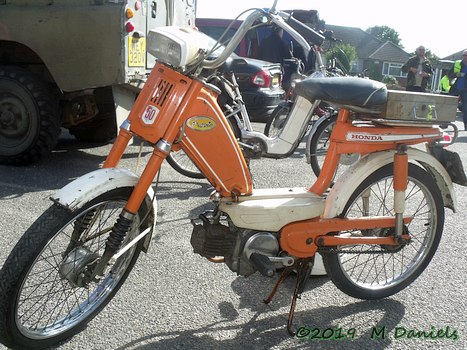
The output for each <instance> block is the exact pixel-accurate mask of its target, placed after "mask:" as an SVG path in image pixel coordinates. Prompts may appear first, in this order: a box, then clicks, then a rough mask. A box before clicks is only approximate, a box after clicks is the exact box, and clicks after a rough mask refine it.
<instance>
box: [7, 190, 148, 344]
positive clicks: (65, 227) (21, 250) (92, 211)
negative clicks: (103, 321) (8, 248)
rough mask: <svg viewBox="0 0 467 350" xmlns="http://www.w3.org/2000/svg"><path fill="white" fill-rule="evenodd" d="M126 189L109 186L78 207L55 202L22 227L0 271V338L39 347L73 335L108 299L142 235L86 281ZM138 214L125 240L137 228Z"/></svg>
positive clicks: (128, 266)
mask: <svg viewBox="0 0 467 350" xmlns="http://www.w3.org/2000/svg"><path fill="white" fill-rule="evenodd" d="M131 190H132V189H131V188H120V189H116V190H113V191H109V192H107V193H105V194H103V195H101V196H99V197H97V198H96V199H94V200H92V201H91V202H90V203H89V204H88V205H86V206H85V207H84V208H82V209H80V210H79V211H77V212H70V211H68V210H66V209H65V208H63V207H60V206H58V205H53V206H52V207H50V208H49V209H48V210H47V211H45V212H44V214H42V215H41V216H40V217H39V218H38V219H37V220H36V222H35V223H34V224H33V225H32V226H31V227H30V228H29V229H28V230H27V231H26V233H25V234H24V235H23V237H22V238H21V239H20V241H19V242H18V244H17V245H16V246H15V248H14V249H13V251H12V252H11V253H10V256H9V257H8V259H7V260H6V262H5V264H4V266H3V268H2V270H1V271H0V339H1V341H2V342H3V343H4V344H6V345H7V346H9V347H12V348H19V349H37V348H45V347H49V346H52V345H54V344H56V343H58V342H60V341H62V340H64V339H66V338H69V337H71V336H72V335H74V334H76V333H77V332H79V331H80V330H82V329H83V328H84V327H85V325H86V324H87V323H88V322H89V321H90V320H91V319H92V318H93V317H94V316H96V315H97V314H98V313H99V311H100V310H101V309H102V308H103V307H104V306H105V305H106V304H107V303H108V302H109V301H110V300H111V299H112V297H113V296H114V295H115V293H116V292H117V291H118V289H119V288H120V287H121V285H122V284H123V282H124V281H125V279H126V278H127V276H128V274H129V273H130V271H131V269H132V268H133V266H134V264H135V262H136V260H137V258H138V256H139V253H140V250H141V245H142V241H140V242H139V244H137V245H135V246H133V247H132V248H130V249H129V250H128V251H127V252H126V253H124V254H123V255H122V256H120V257H119V258H118V259H117V260H116V261H115V262H114V263H113V264H112V265H111V266H109V267H108V268H107V270H106V271H105V273H104V276H102V277H100V278H98V279H96V280H94V281H92V282H90V283H86V282H85V281H83V276H84V275H85V274H86V273H87V271H88V269H91V268H92V265H93V264H95V261H96V259H98V258H99V257H100V256H101V255H102V253H103V251H104V248H105V243H106V240H107V237H108V236H109V232H110V230H111V228H112V226H113V224H114V223H115V221H116V219H117V218H118V216H119V214H120V212H121V209H122V208H123V207H124V206H125V204H126V202H127V200H128V198H129V196H130V194H131ZM140 221H141V218H140V215H139V214H138V215H137V216H136V219H135V222H134V223H133V225H132V227H131V228H130V230H129V232H128V234H127V235H126V238H125V240H124V243H123V245H124V244H125V243H126V242H128V241H129V240H130V239H131V238H133V237H135V236H136V235H137V234H139V223H140Z"/></svg>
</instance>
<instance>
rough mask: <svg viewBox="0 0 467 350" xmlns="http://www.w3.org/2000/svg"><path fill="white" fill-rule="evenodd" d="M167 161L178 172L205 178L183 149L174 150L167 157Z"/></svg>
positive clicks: (196, 177) (194, 177)
mask: <svg viewBox="0 0 467 350" xmlns="http://www.w3.org/2000/svg"><path fill="white" fill-rule="evenodd" d="M166 160H167V163H169V164H170V166H171V167H172V168H173V169H174V170H175V171H177V172H178V173H180V174H182V175H185V176H188V177H191V178H192V179H204V178H205V176H204V174H203V173H202V172H201V170H199V169H198V167H197V166H196V165H195V163H193V161H192V160H191V159H190V158H189V157H188V155H187V154H186V153H185V151H183V150H179V151H172V152H170V154H169V155H168V156H167V158H166Z"/></svg>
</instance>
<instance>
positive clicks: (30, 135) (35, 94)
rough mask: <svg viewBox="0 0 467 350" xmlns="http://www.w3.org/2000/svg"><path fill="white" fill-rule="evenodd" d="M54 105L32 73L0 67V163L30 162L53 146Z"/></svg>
mask: <svg viewBox="0 0 467 350" xmlns="http://www.w3.org/2000/svg"><path fill="white" fill-rule="evenodd" d="M56 106H57V104H56V103H55V102H54V100H53V98H52V96H51V94H50V91H49V89H48V88H47V86H46V85H45V83H44V82H42V81H41V80H40V79H39V78H38V77H36V76H35V75H34V74H33V73H31V72H29V71H28V70H26V69H23V68H19V67H10V66H9V67H6V66H0V163H1V164H10V165H26V164H31V163H33V162H36V161H38V160H39V159H41V158H42V157H43V156H45V155H46V154H48V153H49V152H50V151H51V150H52V149H53V148H54V147H55V146H56V145H57V142H58V136H59V135H60V123H59V118H58V109H57V108H56Z"/></svg>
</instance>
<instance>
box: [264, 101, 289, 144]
mask: <svg viewBox="0 0 467 350" xmlns="http://www.w3.org/2000/svg"><path fill="white" fill-rule="evenodd" d="M291 107H292V102H283V103H280V104H279V105H278V106H277V107H276V108H275V109H274V111H273V112H272V113H271V116H270V118H269V119H268V121H267V123H266V126H265V127H264V135H266V136H268V137H274V136H277V135H278V134H279V132H280V131H281V130H282V129H283V128H284V125H285V121H286V119H287V116H288V115H289V112H290V109H291Z"/></svg>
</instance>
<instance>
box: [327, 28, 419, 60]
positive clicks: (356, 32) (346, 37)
mask: <svg viewBox="0 0 467 350" xmlns="http://www.w3.org/2000/svg"><path fill="white" fill-rule="evenodd" d="M326 29H327V30H332V31H333V33H334V37H335V38H336V39H339V40H342V42H344V43H346V44H349V45H351V46H353V47H355V50H356V51H357V56H358V57H359V58H360V59H372V60H382V61H387V62H398V63H405V62H406V61H407V59H408V58H409V57H410V55H409V54H408V53H407V52H405V51H404V50H403V49H401V48H400V47H399V46H397V45H395V44H393V43H392V42H390V41H386V42H383V41H381V40H379V39H378V38H376V37H375V36H373V35H371V34H369V33H367V32H366V31H364V30H363V29H361V28H355V27H344V26H336V25H331V24H327V23H326Z"/></svg>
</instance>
